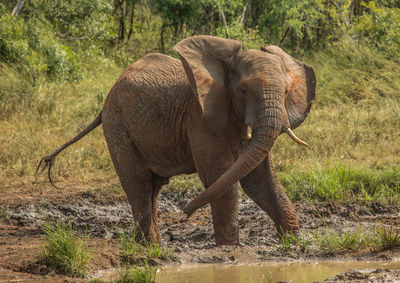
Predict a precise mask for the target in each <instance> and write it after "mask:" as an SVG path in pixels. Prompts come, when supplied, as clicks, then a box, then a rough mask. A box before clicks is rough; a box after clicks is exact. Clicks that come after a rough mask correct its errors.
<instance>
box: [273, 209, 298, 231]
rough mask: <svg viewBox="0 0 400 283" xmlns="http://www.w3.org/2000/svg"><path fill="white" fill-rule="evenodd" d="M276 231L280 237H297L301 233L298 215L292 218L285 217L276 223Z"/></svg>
mask: <svg viewBox="0 0 400 283" xmlns="http://www.w3.org/2000/svg"><path fill="white" fill-rule="evenodd" d="M275 226H276V230H277V232H278V234H279V236H283V235H285V234H294V235H297V234H299V232H300V227H299V222H298V220H297V215H296V214H294V215H291V216H290V217H283V218H282V219H280V220H279V221H276V222H275Z"/></svg>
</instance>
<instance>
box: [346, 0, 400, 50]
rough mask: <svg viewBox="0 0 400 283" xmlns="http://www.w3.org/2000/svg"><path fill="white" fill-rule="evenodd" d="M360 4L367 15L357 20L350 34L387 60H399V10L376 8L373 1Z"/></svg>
mask: <svg viewBox="0 0 400 283" xmlns="http://www.w3.org/2000/svg"><path fill="white" fill-rule="evenodd" d="M362 3H363V6H364V7H365V8H367V9H368V11H369V13H365V14H363V15H362V16H361V17H359V18H358V20H357V24H356V25H355V26H354V28H353V31H352V33H353V34H357V35H359V36H360V37H362V38H364V39H367V40H368V42H370V43H371V44H372V45H375V46H376V47H377V48H378V49H380V50H382V51H384V52H385V53H386V54H387V56H388V57H389V58H399V57H400V52H399V47H400V9H390V8H385V7H378V6H377V4H376V3H375V1H370V2H369V3H368V4H366V3H365V2H362Z"/></svg>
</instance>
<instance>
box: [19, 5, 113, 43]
mask: <svg viewBox="0 0 400 283" xmlns="http://www.w3.org/2000/svg"><path fill="white" fill-rule="evenodd" d="M112 12H113V1H112V0H74V1H52V0H36V1H30V5H28V6H27V9H25V15H24V16H25V17H28V18H39V19H41V20H44V21H45V22H47V23H48V25H49V26H52V27H53V28H54V31H55V32H56V34H57V36H59V37H60V38H61V39H64V40H66V41H79V43H82V42H104V41H109V40H113V39H115V36H116V32H115V23H114V20H113V17H112Z"/></svg>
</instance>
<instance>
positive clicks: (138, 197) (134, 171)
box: [103, 121, 159, 242]
mask: <svg viewBox="0 0 400 283" xmlns="http://www.w3.org/2000/svg"><path fill="white" fill-rule="evenodd" d="M103 128H104V135H105V137H106V141H107V145H108V148H109V151H110V155H111V159H112V161H113V164H114V167H115V171H116V172H117V174H118V176H119V179H120V182H121V185H122V188H123V189H124V191H125V193H126V195H127V197H128V201H129V203H130V205H131V209H132V213H133V217H134V219H135V222H136V223H137V224H138V225H139V228H140V229H141V232H142V233H143V236H144V237H145V239H146V240H148V241H152V242H157V241H158V240H159V234H158V228H157V223H155V220H156V219H154V217H153V213H154V210H155V209H157V208H156V207H155V208H153V203H155V201H154V200H155V199H156V197H155V195H154V193H153V184H152V172H151V171H150V169H149V168H148V167H147V166H146V164H145V162H144V160H143V159H142V157H141V156H140V154H139V152H138V151H137V149H136V147H135V145H134V144H133V142H132V141H131V140H130V138H129V136H128V134H127V133H126V132H125V130H124V129H123V128H122V127H121V128H120V127H118V125H115V124H114V125H110V124H108V123H107V121H106V122H105V123H104V122H103ZM156 194H158V192H157V193H156Z"/></svg>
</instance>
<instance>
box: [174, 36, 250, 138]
mask: <svg viewBox="0 0 400 283" xmlns="http://www.w3.org/2000/svg"><path fill="white" fill-rule="evenodd" d="M241 48H242V44H241V42H240V41H237V40H232V39H223V38H219V37H214V36H205V35H202V36H193V37H189V38H187V39H184V40H182V41H180V42H178V43H177V44H176V45H175V47H174V50H176V51H177V52H178V54H179V56H180V58H181V61H182V64H183V67H184V68H185V71H186V75H187V77H188V79H189V82H190V84H191V86H192V90H193V93H194V94H195V95H196V97H197V100H198V101H199V104H200V107H201V109H202V112H203V119H204V121H205V122H206V125H207V127H208V128H209V129H210V130H212V131H213V132H214V133H215V134H216V135H221V134H222V133H223V132H224V130H225V129H226V127H227V125H228V120H229V110H230V98H229V96H228V95H227V89H226V86H225V83H226V70H227V66H228V65H229V64H230V62H231V61H232V59H233V57H234V56H235V54H236V53H238V52H239V51H240V50H241Z"/></svg>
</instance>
